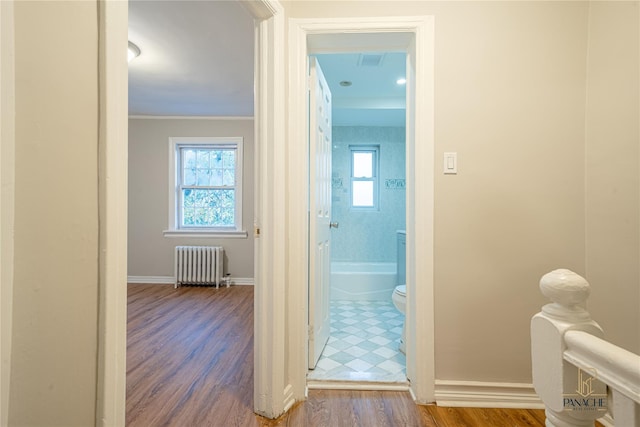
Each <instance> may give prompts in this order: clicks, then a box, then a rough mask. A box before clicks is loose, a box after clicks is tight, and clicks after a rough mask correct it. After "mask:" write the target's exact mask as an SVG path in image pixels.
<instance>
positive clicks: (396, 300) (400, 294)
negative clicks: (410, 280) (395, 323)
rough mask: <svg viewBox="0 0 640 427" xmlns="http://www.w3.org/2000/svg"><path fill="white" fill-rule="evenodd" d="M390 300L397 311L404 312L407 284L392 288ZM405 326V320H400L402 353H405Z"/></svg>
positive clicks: (400, 348)
mask: <svg viewBox="0 0 640 427" xmlns="http://www.w3.org/2000/svg"><path fill="white" fill-rule="evenodd" d="M391 301H393V305H395V306H396V308H397V309H398V311H399V312H400V313H402V314H405V313H406V308H407V285H398V286H396V288H395V289H394V290H393V294H392V295H391ZM406 329H407V326H406V324H405V322H402V336H401V337H400V347H399V350H400V351H401V352H402V354H406V346H405V331H406Z"/></svg>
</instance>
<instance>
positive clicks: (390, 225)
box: [331, 126, 406, 262]
mask: <svg viewBox="0 0 640 427" xmlns="http://www.w3.org/2000/svg"><path fill="white" fill-rule="evenodd" d="M332 131H333V155H332V178H333V179H332V219H331V220H332V221H333V222H336V221H337V222H339V223H340V227H339V228H337V229H336V228H334V229H333V231H332V235H331V239H332V250H331V260H332V261H358V262H396V230H404V229H405V202H406V195H405V194H406V192H405V182H406V181H405V128H404V127H374V126H334V127H333V129H332ZM354 144H363V145H378V146H379V147H380V151H379V156H380V159H379V161H380V168H379V185H380V186H379V195H380V200H379V205H378V210H375V211H362V210H353V209H351V207H350V177H351V158H350V150H349V146H350V145H354Z"/></svg>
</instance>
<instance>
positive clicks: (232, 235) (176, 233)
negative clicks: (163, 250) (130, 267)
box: [162, 230, 248, 239]
mask: <svg viewBox="0 0 640 427" xmlns="http://www.w3.org/2000/svg"><path fill="white" fill-rule="evenodd" d="M162 234H163V236H164V237H193V238H197V237H200V238H216V239H246V238H247V237H248V233H247V232H246V231H244V230H242V231H237V230H233V231H223V230H164V231H163V232H162Z"/></svg>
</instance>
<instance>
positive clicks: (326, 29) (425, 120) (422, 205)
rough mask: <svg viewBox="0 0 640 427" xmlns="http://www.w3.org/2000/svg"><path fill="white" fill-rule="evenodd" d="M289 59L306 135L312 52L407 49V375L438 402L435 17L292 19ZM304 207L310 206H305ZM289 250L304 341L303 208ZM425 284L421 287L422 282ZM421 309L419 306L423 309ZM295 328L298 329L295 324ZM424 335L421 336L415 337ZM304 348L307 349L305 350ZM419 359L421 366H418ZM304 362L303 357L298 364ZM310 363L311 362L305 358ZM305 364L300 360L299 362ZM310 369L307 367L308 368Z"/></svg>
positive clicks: (297, 178)
mask: <svg viewBox="0 0 640 427" xmlns="http://www.w3.org/2000/svg"><path fill="white" fill-rule="evenodd" d="M290 30H291V31H290V35H291V37H292V39H291V43H290V46H291V49H290V52H289V58H290V61H292V67H291V74H290V76H289V80H290V82H291V88H290V93H292V94H294V96H293V97H292V104H291V105H290V111H291V112H292V113H291V114H292V117H290V120H289V123H290V135H291V136H290V140H292V141H296V140H298V141H299V140H306V135H308V128H307V127H306V126H300V123H306V122H307V121H306V119H307V117H308V110H307V106H306V83H307V81H306V72H307V57H308V56H309V55H312V54H318V53H332V52H336V51H338V52H340V51H341V52H345V51H352V52H353V51H355V52H358V51H367V50H372V46H373V47H375V49H373V50H378V51H381V50H382V51H384V50H387V51H403V52H405V53H406V54H407V76H406V77H407V126H406V141H407V142H406V144H407V148H406V197H407V212H406V248H407V250H406V256H407V259H406V281H407V308H406V325H407V329H406V334H407V350H406V351H407V377H408V378H409V380H410V385H409V388H410V390H411V392H412V393H413V395H414V396H415V400H416V401H417V402H418V403H429V402H433V401H434V400H435V384H434V347H433V346H434V336H433V181H434V170H433V164H434V153H433V150H434V140H433V137H434V131H433V117H434V114H433V102H434V98H433V82H434V76H433V55H434V38H433V17H430V16H425V17H412V18H377V19H376V18H369V19H353V20H351V19H349V20H347V19H334V20H331V19H327V20H317V19H314V20H305V19H299V20H293V22H292V26H291V27H290ZM308 150H309V148H308V147H307V146H301V145H300V144H299V145H291V148H290V151H289V155H290V164H291V167H290V169H289V172H290V177H291V181H292V183H291V184H290V191H289V193H290V194H291V197H292V198H294V199H299V200H305V199H306V200H308V198H309V194H308V187H305V186H301V185H300V182H303V183H304V182H309V181H308V179H309V176H310V175H309V170H308V168H307V167H306V163H305V162H304V160H303V159H305V158H308V156H309V151H308ZM305 208H306V206H305ZM290 209H291V210H290V213H291V217H292V218H297V220H296V221H295V222H293V223H292V224H291V229H290V233H291V236H292V238H291V240H290V241H291V248H290V255H289V258H288V259H289V264H290V269H291V274H290V279H291V280H292V282H295V283H304V284H306V286H302V287H300V288H299V289H298V288H297V287H296V288H291V291H292V292H291V293H290V295H289V296H290V300H291V301H293V305H295V304H296V303H297V304H298V306H299V305H302V306H304V307H307V310H305V311H304V312H303V313H300V312H299V311H296V310H292V311H290V312H289V313H290V314H291V323H296V322H299V323H300V325H301V326H300V327H299V328H298V329H296V331H297V332H296V333H297V334H299V335H297V337H299V338H298V339H299V340H300V341H293V342H292V344H299V343H306V342H307V340H308V337H307V332H308V331H307V328H306V327H304V326H303V325H306V324H307V318H306V316H307V313H308V306H309V288H308V284H309V279H308V277H309V275H308V273H309V271H308V267H307V266H308V261H309V255H310V254H309V250H308V247H309V246H308V244H309V240H308V225H307V223H306V222H303V221H299V219H300V218H308V212H306V209H305V211H304V212H300V211H299V208H298V209H296V207H295V206H292V207H291V208H290ZM417 283H420V286H417ZM418 307H419V308H420V309H419V310H418ZM290 327H292V328H295V325H291V324H290ZM418 336H419V337H420V339H419V340H418V339H416V338H417V337H418ZM299 348H300V347H297V348H296V347H293V346H292V347H290V352H291V355H292V357H291V359H292V360H294V361H300V360H305V361H306V360H307V358H306V354H307V352H306V351H304V352H301V351H300V350H299ZM302 348H304V347H302ZM418 361H420V363H418ZM298 363H299V362H298ZM305 365H306V363H305ZM298 366H300V365H298ZM304 368H306V366H304ZM298 372H299V375H300V376H295V377H294V379H293V381H294V385H297V384H299V383H297V381H300V382H301V383H303V384H304V387H305V388H306V387H307V383H306V373H307V369H303V370H301V371H298Z"/></svg>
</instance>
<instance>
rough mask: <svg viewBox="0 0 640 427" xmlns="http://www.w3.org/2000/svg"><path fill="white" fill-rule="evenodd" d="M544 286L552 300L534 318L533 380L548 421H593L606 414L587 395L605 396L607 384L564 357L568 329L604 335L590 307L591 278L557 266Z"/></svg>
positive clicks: (553, 426) (556, 424) (565, 426)
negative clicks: (587, 302) (589, 281)
mask: <svg viewBox="0 0 640 427" xmlns="http://www.w3.org/2000/svg"><path fill="white" fill-rule="evenodd" d="M540 290H541V291H542V293H543V294H544V295H545V296H546V297H547V298H549V299H550V300H551V301H552V303H550V304H547V305H545V306H543V307H542V311H541V312H540V313H538V314H536V315H535V316H533V318H532V319H531V362H532V369H533V385H534V387H535V390H536V392H537V393H538V395H539V396H540V398H541V399H542V401H543V402H544V404H545V407H546V410H545V414H546V417H547V421H546V425H547V427H576V426H579V427H582V426H593V425H594V422H593V420H595V419H597V418H599V417H601V416H602V415H603V413H602V412H600V411H597V410H593V408H589V407H588V404H589V400H588V399H587V398H590V397H594V396H602V395H604V399H605V401H606V386H605V385H604V384H603V383H601V382H599V381H597V380H595V378H593V377H595V374H593V373H591V375H589V374H590V373H588V372H584V371H582V370H580V369H578V368H577V367H576V366H573V365H572V364H570V363H569V362H567V361H565V360H564V357H563V355H564V351H565V350H566V344H565V341H564V334H565V333H566V332H567V331H569V330H579V331H585V332H588V333H590V334H592V335H595V336H597V337H600V338H602V336H603V332H602V328H600V326H599V325H598V324H597V323H596V322H594V321H593V320H592V319H591V316H590V315H589V312H587V310H586V301H587V298H588V297H589V293H590V286H589V283H588V282H587V281H586V280H585V279H584V278H583V277H581V276H579V275H578V274H576V273H574V272H573V271H570V270H566V269H559V270H554V271H552V272H550V273H547V274H545V275H544V276H542V279H540ZM583 385H584V387H583Z"/></svg>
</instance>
